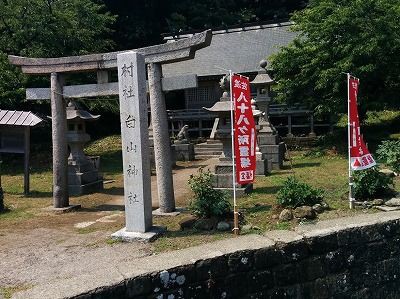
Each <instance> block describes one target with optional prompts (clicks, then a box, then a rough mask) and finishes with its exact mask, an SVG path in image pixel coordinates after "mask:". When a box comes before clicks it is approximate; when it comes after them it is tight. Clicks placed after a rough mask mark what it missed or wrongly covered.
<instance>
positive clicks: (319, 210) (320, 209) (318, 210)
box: [312, 203, 324, 214]
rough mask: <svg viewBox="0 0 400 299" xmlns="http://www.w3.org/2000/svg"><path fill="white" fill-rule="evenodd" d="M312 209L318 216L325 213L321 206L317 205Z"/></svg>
mask: <svg viewBox="0 0 400 299" xmlns="http://www.w3.org/2000/svg"><path fill="white" fill-rule="evenodd" d="M312 209H313V210H314V211H315V212H316V213H317V214H321V213H322V212H323V211H324V208H323V206H322V205H321V204H319V203H317V204H315V205H313V207H312Z"/></svg>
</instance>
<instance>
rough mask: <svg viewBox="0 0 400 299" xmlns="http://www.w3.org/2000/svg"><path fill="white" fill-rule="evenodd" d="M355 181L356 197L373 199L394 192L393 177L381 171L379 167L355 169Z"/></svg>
mask: <svg viewBox="0 0 400 299" xmlns="http://www.w3.org/2000/svg"><path fill="white" fill-rule="evenodd" d="M353 181H354V196H355V198H356V199H373V198H376V197H381V196H385V195H389V194H390V193H392V189H391V188H390V186H391V185H393V178H392V177H389V176H387V175H385V174H384V173H381V172H379V170H378V168H377V167H373V168H369V169H366V170H359V171H354V172H353Z"/></svg>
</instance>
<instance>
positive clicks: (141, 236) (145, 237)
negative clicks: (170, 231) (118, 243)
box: [111, 226, 166, 242]
mask: <svg viewBox="0 0 400 299" xmlns="http://www.w3.org/2000/svg"><path fill="white" fill-rule="evenodd" d="M165 231H166V228H165V227H161V226H152V227H151V228H150V229H148V230H147V231H146V232H144V233H139V232H129V231H127V230H126V227H124V228H122V229H120V230H119V231H117V232H115V233H113V234H112V235H111V238H113V239H120V240H121V239H122V241H125V242H135V241H139V242H152V241H154V240H155V239H156V238H157V237H159V236H160V235H161V234H163V233H164V232H165Z"/></svg>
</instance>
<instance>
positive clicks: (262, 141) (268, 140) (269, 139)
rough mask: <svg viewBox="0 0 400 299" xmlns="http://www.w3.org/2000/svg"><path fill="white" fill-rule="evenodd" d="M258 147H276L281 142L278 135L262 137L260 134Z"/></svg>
mask: <svg viewBox="0 0 400 299" xmlns="http://www.w3.org/2000/svg"><path fill="white" fill-rule="evenodd" d="M257 141H258V145H259V146H260V145H268V144H270V145H274V144H277V143H278V141H279V137H278V135H262V134H259V135H258V136H257Z"/></svg>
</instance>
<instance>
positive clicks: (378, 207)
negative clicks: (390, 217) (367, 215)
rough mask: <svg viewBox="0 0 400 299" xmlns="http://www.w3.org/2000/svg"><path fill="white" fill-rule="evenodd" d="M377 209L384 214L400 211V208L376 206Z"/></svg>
mask: <svg viewBox="0 0 400 299" xmlns="http://www.w3.org/2000/svg"><path fill="white" fill-rule="evenodd" d="M375 209H378V210H381V211H384V212H391V211H398V210H400V207H388V206H375Z"/></svg>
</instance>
